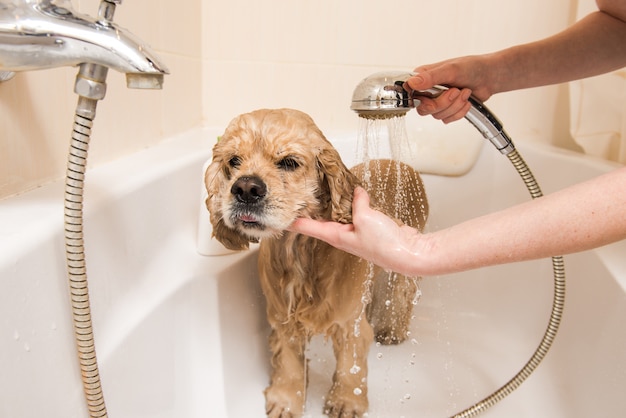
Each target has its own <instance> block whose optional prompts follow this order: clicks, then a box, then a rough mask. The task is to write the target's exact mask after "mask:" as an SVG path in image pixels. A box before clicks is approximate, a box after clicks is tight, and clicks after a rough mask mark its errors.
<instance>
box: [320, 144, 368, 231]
mask: <svg viewBox="0 0 626 418" xmlns="http://www.w3.org/2000/svg"><path fill="white" fill-rule="evenodd" d="M317 164H318V170H319V173H320V183H321V193H322V196H321V200H322V203H325V204H327V205H328V206H329V208H328V210H329V212H330V213H329V215H330V219H331V220H333V221H336V222H341V223H350V222H352V194H353V193H354V188H355V187H356V186H358V185H359V180H358V179H357V178H356V177H355V176H354V175H353V174H352V173H351V172H350V170H348V168H347V167H346V166H345V165H344V163H343V161H341V157H340V156H339V153H338V152H337V150H336V149H335V148H334V147H333V146H332V145H331V144H330V143H328V144H327V145H326V146H324V147H322V149H321V150H320V153H319V154H318V156H317Z"/></svg>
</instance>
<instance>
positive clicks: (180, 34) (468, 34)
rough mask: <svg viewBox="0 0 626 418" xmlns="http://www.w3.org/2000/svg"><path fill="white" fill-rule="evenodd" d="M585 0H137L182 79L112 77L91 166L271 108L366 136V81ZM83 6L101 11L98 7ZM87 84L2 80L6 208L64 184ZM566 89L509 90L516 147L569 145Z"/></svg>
mask: <svg viewBox="0 0 626 418" xmlns="http://www.w3.org/2000/svg"><path fill="white" fill-rule="evenodd" d="M571 3H572V0H554V1H551V2H545V1H543V0H526V1H521V0H515V1H507V2H503V1H501V0H389V1H379V0H340V1H338V0H298V1H294V0H273V1H271V2H258V1H252V0H229V1H217V0H186V1H184V2H175V1H168V0H154V1H149V2H147V1H139V0H126V1H124V2H122V5H121V6H120V7H119V8H118V11H117V13H116V17H115V21H116V22H117V23H119V24H120V25H122V26H123V27H126V28H128V29H130V30H131V31H132V32H133V33H134V34H135V35H137V36H139V37H140V38H142V39H144V40H145V41H146V42H147V43H148V44H149V45H151V46H152V47H153V48H154V49H155V50H156V51H157V53H158V54H159V56H160V57H161V58H162V60H163V61H164V62H165V63H166V64H167V65H168V67H169V68H170V70H171V75H169V76H167V77H166V81H165V89H164V90H163V91H140V90H128V89H126V87H125V81H124V78H123V76H122V75H120V74H117V73H115V72H114V71H111V72H110V73H109V78H108V80H107V84H108V93H107V97H106V98H105V100H104V101H102V102H101V103H100V104H99V107H98V116H97V118H96V121H95V126H94V133H93V136H92V142H91V150H90V164H91V165H96V164H101V163H103V162H106V161H108V160H111V159H114V158H116V157H118V156H120V155H124V154H127V153H130V152H133V151H136V150H138V149H141V148H144V147H147V146H150V145H152V144H154V143H156V142H158V141H160V140H162V139H163V138H167V137H168V136H170V135H172V134H174V133H176V132H180V131H183V130H186V129H189V128H191V127H194V126H197V125H199V124H202V123H204V124H207V125H210V126H219V127H222V126H224V125H225V124H226V123H228V121H229V120H230V119H231V118H232V117H234V116H235V115H237V114H238V113H241V112H245V111H249V110H252V109H255V108H259V107H295V108H298V109H301V110H304V111H306V112H308V113H310V114H311V115H312V116H313V117H314V119H315V120H316V121H317V122H318V124H319V125H320V127H322V129H324V130H354V129H356V126H357V122H356V116H355V115H354V114H353V113H352V112H351V111H350V110H349V101H350V98H351V95H352V90H353V88H354V86H355V85H356V84H357V83H358V81H359V80H361V79H362V78H363V77H365V76H367V75H369V74H370V73H372V72H374V71H379V70H384V69H401V70H410V69H412V68H413V67H415V66H417V65H419V64H423V63H430V62H434V61H437V60H441V59H445V58H449V57H452V56H456V55H461V54H472V53H481V52H488V51H491V50H494V49H498V48H503V47H506V46H509V45H512V44H514V43H519V42H525V41H531V40H534V39H537V38H540V37H543V36H546V35H549V34H551V33H554V32H556V31H558V30H560V29H562V28H564V27H565V26H566V25H567V24H569V23H570V22H571V20H572V16H573V14H574V12H575V10H574V7H573V6H571ZM72 4H73V6H74V7H75V8H76V9H78V10H80V11H81V12H84V13H88V14H95V13H96V11H97V7H98V6H97V5H98V0H80V1H78V0H73V2H72ZM75 74H76V69H75V68H63V69H54V70H45V71H40V72H30V73H22V74H18V75H17V76H16V77H15V78H14V79H13V80H11V81H9V82H5V83H0V198H2V197H5V196H9V195H11V194H14V193H19V192H21V191H25V190H28V189H31V188H33V187H36V186H38V185H40V184H42V183H45V182H47V181H50V180H53V179H56V178H60V177H62V176H63V175H64V171H65V158H66V157H65V154H66V151H67V147H68V143H69V135H70V129H71V123H72V114H73V109H74V106H75V103H76V97H75V95H74V94H73V93H72V89H73V79H74V76H75ZM566 92H567V90H566V89H565V88H563V87H550V88H543V89H533V90H529V91H524V92H514V93H507V94H503V95H500V96H498V97H494V98H493V99H492V100H490V103H489V104H490V107H491V108H492V110H493V111H494V112H495V113H496V114H497V115H498V116H499V117H500V118H501V119H502V120H503V122H504V123H505V126H506V127H507V130H508V131H509V133H510V134H512V135H513V137H514V138H516V137H524V138H526V137H533V138H542V139H544V138H552V141H553V142H557V143H559V142H564V143H565V145H567V112H566V111H567V105H566V100H567V94H566ZM410 117H415V118H417V117H418V116H416V115H414V114H413V115H412V116H410ZM442 129H445V128H444V127H442Z"/></svg>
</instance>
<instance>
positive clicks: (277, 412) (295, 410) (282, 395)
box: [265, 386, 304, 418]
mask: <svg viewBox="0 0 626 418" xmlns="http://www.w3.org/2000/svg"><path fill="white" fill-rule="evenodd" d="M303 411H304V395H303V394H302V393H301V392H296V393H293V392H292V391H290V390H286V389H280V388H277V387H276V386H270V387H268V388H267V389H265V413H266V414H267V416H268V418H298V417H301V416H302V413H303Z"/></svg>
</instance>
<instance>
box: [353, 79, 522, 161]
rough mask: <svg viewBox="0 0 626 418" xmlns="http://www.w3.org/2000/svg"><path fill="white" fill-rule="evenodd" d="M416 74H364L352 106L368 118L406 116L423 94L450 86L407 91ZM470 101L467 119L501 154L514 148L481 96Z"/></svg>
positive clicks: (354, 94)
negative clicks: (479, 98) (405, 84)
mask: <svg viewBox="0 0 626 418" xmlns="http://www.w3.org/2000/svg"><path fill="white" fill-rule="evenodd" d="M414 75H415V73H407V72H398V71H385V72H379V73H374V74H372V75H370V76H369V77H366V78H364V79H363V80H361V82H360V83H359V84H358V85H357V86H356V88H355V89H354V92H353V93H352V104H351V105H350V109H352V110H354V111H355V112H356V113H357V114H358V115H359V116H360V117H362V118H366V119H389V118H392V117H398V116H404V115H405V114H406V113H407V112H408V111H409V110H410V109H411V108H414V107H415V106H417V105H418V104H419V98H420V97H429V98H436V97H438V96H439V95H440V94H441V93H443V92H444V91H446V90H447V89H448V87H446V86H438V85H437V86H434V87H432V88H430V89H427V90H413V91H408V90H406V89H405V88H404V83H405V82H406V81H407V80H408V79H409V78H411V77H412V76H414ZM469 101H470V103H471V104H472V107H471V108H470V110H469V112H468V113H467V115H466V116H465V119H467V120H468V121H469V122H470V123H471V124H472V125H474V127H475V128H476V129H478V131H479V132H480V133H481V134H482V136H483V137H485V138H486V139H488V140H489V141H490V142H491V143H492V144H493V145H494V146H495V147H496V148H497V149H498V150H499V151H500V152H501V153H502V154H508V153H510V152H511V151H513V150H514V149H515V147H514V146H513V142H512V141H511V139H510V138H509V136H508V135H507V134H506V132H504V129H503V127H502V124H501V123H500V121H499V120H498V119H497V118H496V117H495V116H494V115H493V114H492V113H491V111H490V110H489V109H488V108H487V107H486V106H485V105H484V104H483V103H482V102H481V101H480V100H478V99H476V98H475V97H470V99H469ZM416 102H417V103H416Z"/></svg>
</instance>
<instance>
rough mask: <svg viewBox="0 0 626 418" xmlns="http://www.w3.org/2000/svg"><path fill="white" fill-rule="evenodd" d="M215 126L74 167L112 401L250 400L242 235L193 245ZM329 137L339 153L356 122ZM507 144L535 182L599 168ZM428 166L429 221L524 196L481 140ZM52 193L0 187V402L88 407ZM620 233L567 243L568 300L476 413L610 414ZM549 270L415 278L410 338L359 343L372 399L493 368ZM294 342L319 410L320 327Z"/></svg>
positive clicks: (620, 358)
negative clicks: (203, 249)
mask: <svg viewBox="0 0 626 418" xmlns="http://www.w3.org/2000/svg"><path fill="white" fill-rule="evenodd" d="M217 134H218V132H217V131H213V130H210V129H203V130H199V131H194V132H190V133H188V134H185V135H182V136H180V137H177V138H174V139H173V140H172V141H169V142H167V143H165V144H163V145H160V146H158V147H155V148H154V149H149V150H145V151H143V152H141V153H138V154H136V155H134V156H132V157H130V158H124V159H120V160H119V161H117V162H115V163H111V164H108V165H107V166H103V167H100V168H95V169H93V170H91V171H90V172H89V174H88V184H87V188H86V197H85V198H86V202H89V206H87V208H86V230H85V233H86V246H87V261H88V268H89V278H90V292H91V297H92V309H93V320H94V327H95V334H96V343H97V347H98V355H99V359H100V364H101V375H102V380H103V386H104V393H105V399H106V402H107V406H108V409H109V414H110V416H124V417H181V416H184V417H207V416H211V417H262V416H264V399H263V389H264V388H265V386H266V385H267V383H268V374H269V353H268V350H267V334H268V327H267V324H266V322H265V313H264V309H265V308H264V301H263V297H262V294H261V291H260V289H259V285H258V281H257V276H256V251H254V250H252V251H247V252H242V253H235V254H230V255H224V256H219V257H203V256H200V255H198V254H197V252H196V248H195V243H196V241H195V239H196V237H195V234H196V230H197V207H198V199H199V193H198V190H200V189H201V167H202V164H203V163H204V162H205V161H206V159H207V158H208V157H209V154H210V148H211V146H212V142H213V141H214V140H215V137H216V136H217ZM333 142H334V143H335V145H336V146H337V148H338V149H339V150H340V152H341V153H342V155H343V156H344V158H345V159H346V161H347V162H348V164H350V163H351V162H352V161H351V159H353V158H354V155H355V153H354V147H355V145H354V138H353V137H351V136H349V135H348V136H344V135H338V136H337V137H336V138H335V139H333ZM520 149H521V151H522V153H523V155H524V157H525V158H526V159H527V161H528V162H529V164H530V165H531V168H532V169H533V171H535V173H536V175H537V177H538V179H539V182H540V184H541V186H542V188H543V189H544V192H549V191H552V190H556V189H557V188H560V187H563V186H564V185H565V184H566V183H572V182H576V181H578V180H581V179H584V178H586V177H589V176H590V175H593V174H595V173H598V172H599V171H602V170H603V169H606V168H603V167H604V166H603V165H602V164H600V163H595V162H593V161H590V160H584V159H580V158H579V157H576V156H573V155H570V154H568V153H557V152H553V151H551V152H550V153H546V151H545V150H542V149H539V148H537V147H520ZM425 182H426V187H427V192H428V195H429V199H430V205H431V217H430V220H429V225H428V227H429V228H430V229H433V230H434V229H439V228H443V227H446V226H448V225H451V224H454V223H457V222H459V221H462V220H463V219H466V218H469V217H473V216H477V215H480V214H483V213H487V212H490V211H492V210H496V209H498V208H501V207H505V206H509V205H511V204H514V203H517V202H521V201H524V200H527V199H528V197H527V192H526V191H525V189H524V187H523V184H522V183H521V180H519V179H518V178H517V174H516V173H515V172H514V170H513V168H512V167H511V166H510V164H509V162H508V160H507V159H506V158H505V157H502V156H501V155H499V154H498V153H497V152H496V151H495V150H493V149H491V147H490V146H485V147H484V148H483V149H482V150H481V152H480V156H479V158H478V162H477V164H476V165H475V166H474V168H473V169H472V170H471V171H469V172H468V173H467V174H466V175H464V176H459V177H441V176H434V175H433V176H430V175H427V176H425ZM61 196H62V187H61V186H60V185H56V184H52V185H49V186H47V187H44V188H42V189H40V190H37V191H34V192H31V193H28V194H26V195H23V196H18V197H17V198H13V199H9V200H7V201H3V202H0V203H1V205H0V209H1V210H2V215H3V216H2V217H0V218H1V220H0V222H2V230H3V231H8V232H7V233H6V234H4V233H3V236H2V244H1V246H0V249H1V250H2V254H3V257H2V260H3V262H2V264H1V265H0V277H2V282H0V283H1V285H2V292H0V309H1V310H2V322H0V326H1V331H2V334H1V335H2V336H3V337H2V338H3V341H4V345H5V346H6V349H3V350H2V351H1V352H0V360H1V361H0V364H1V365H2V370H3V373H1V374H0V389H2V390H0V397H1V398H2V399H0V416H25V417H26V416H44V415H50V414H51V413H52V412H53V415H54V416H64V417H82V416H85V414H86V412H85V411H86V410H85V407H84V403H83V401H82V393H81V387H80V381H79V378H78V376H79V371H78V367H77V365H76V360H75V352H74V343H73V337H72V331H71V320H70V317H69V301H68V297H67V289H66V286H67V285H66V282H65V266H64V263H63V261H62V260H63V258H64V255H63V241H62V235H61V229H60V226H59V225H58V222H59V219H62V206H61V205H62V204H61ZM459 202H462V208H463V210H462V211H461V210H459ZM625 249H626V248H625V247H624V245H623V243H619V244H615V245H612V246H609V247H607V248H605V249H602V251H594V252H586V253H582V254H579V255H575V256H569V257H566V272H567V281H568V288H567V300H566V310H565V315H564V318H563V323H562V327H561V329H560V331H559V334H558V336H557V339H556V342H555V344H554V346H553V348H552V350H551V351H550V353H549V354H548V356H547V358H546V359H545V360H544V362H543V363H542V364H541V366H540V367H539V368H538V370H537V371H536V372H535V374H533V375H532V376H531V377H530V378H529V379H528V381H527V382H525V383H524V384H523V385H522V386H521V387H520V388H519V389H518V390H517V391H515V392H514V393H513V394H512V395H510V396H509V397H507V398H506V399H505V400H504V401H503V402H501V403H500V404H498V405H496V406H495V407H493V408H492V409H491V410H489V411H487V412H486V413H485V414H484V416H493V417H496V416H507V417H513V418H515V417H520V418H521V417H534V416H550V417H589V416H619V415H621V411H623V410H624V408H626V398H624V397H623V396H622V393H621V392H622V388H623V387H624V385H625V384H626V361H625V360H626V359H625V357H624V354H623V352H624V347H626V329H624V327H623V325H622V324H621V321H622V318H624V317H625V315H626V297H625V294H624V288H625V286H624V281H625V280H626V272H625V271H624V268H625V266H624V261H623V257H621V256H619V254H623V253H624V250H625ZM616 257H617V258H616ZM607 260H608V261H607ZM551 275H552V272H551V265H550V262H549V260H539V261H535V262H528V263H518V264H513V265H508V266H498V267H493V268H488V269H480V270H476V271H473V272H468V273H462V274H457V275H450V276H442V277H438V278H437V279H433V278H424V279H422V281H421V282H420V286H421V290H422V292H423V296H422V298H421V300H420V302H419V304H418V305H417V306H416V307H415V311H414V315H415V318H414V320H413V323H412V328H411V332H412V335H411V338H410V340H409V341H407V342H405V343H403V344H402V345H399V346H392V347H380V346H375V345H374V346H372V348H371V351H370V355H369V367H370V372H369V379H368V382H369V390H370V393H369V398H370V414H369V416H372V417H400V416H405V417H412V416H416V415H418V414H419V416H449V415H451V414H453V413H455V412H458V411H460V410H461V409H463V408H465V407H467V406H469V405H471V404H472V403H473V402H475V401H477V400H479V399H481V398H482V397H484V396H486V395H488V394H489V393H491V392H492V391H493V390H495V389H497V388H498V387H499V386H500V385H502V384H503V383H505V382H506V381H507V380H508V379H509V378H510V377H512V376H513V374H515V373H516V372H517V371H518V370H519V368H520V367H521V366H522V365H523V363H524V362H525V361H526V360H527V359H528V358H529V357H530V355H531V354H532V351H533V350H534V349H535V347H536V345H537V343H538V342H539V340H540V338H541V335H542V333H543V331H544V329H545V327H546V325H547V319H548V315H549V312H550V304H551V299H552V279H551ZM307 354H308V358H309V359H310V362H309V367H310V372H309V389H308V394H307V399H308V402H307V412H306V416H307V417H317V416H321V408H322V404H323V400H322V397H323V396H324V394H325V392H326V391H327V389H328V387H329V385H330V379H331V376H332V370H333V368H334V360H333V356H332V350H331V348H330V346H329V344H327V343H326V342H325V341H324V340H323V338H318V337H316V338H314V339H313V340H312V342H311V344H310V346H309V349H308V351H307ZM33 382H35V383H33ZM33 389H35V390H33ZM51 411H52V412H51Z"/></svg>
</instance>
